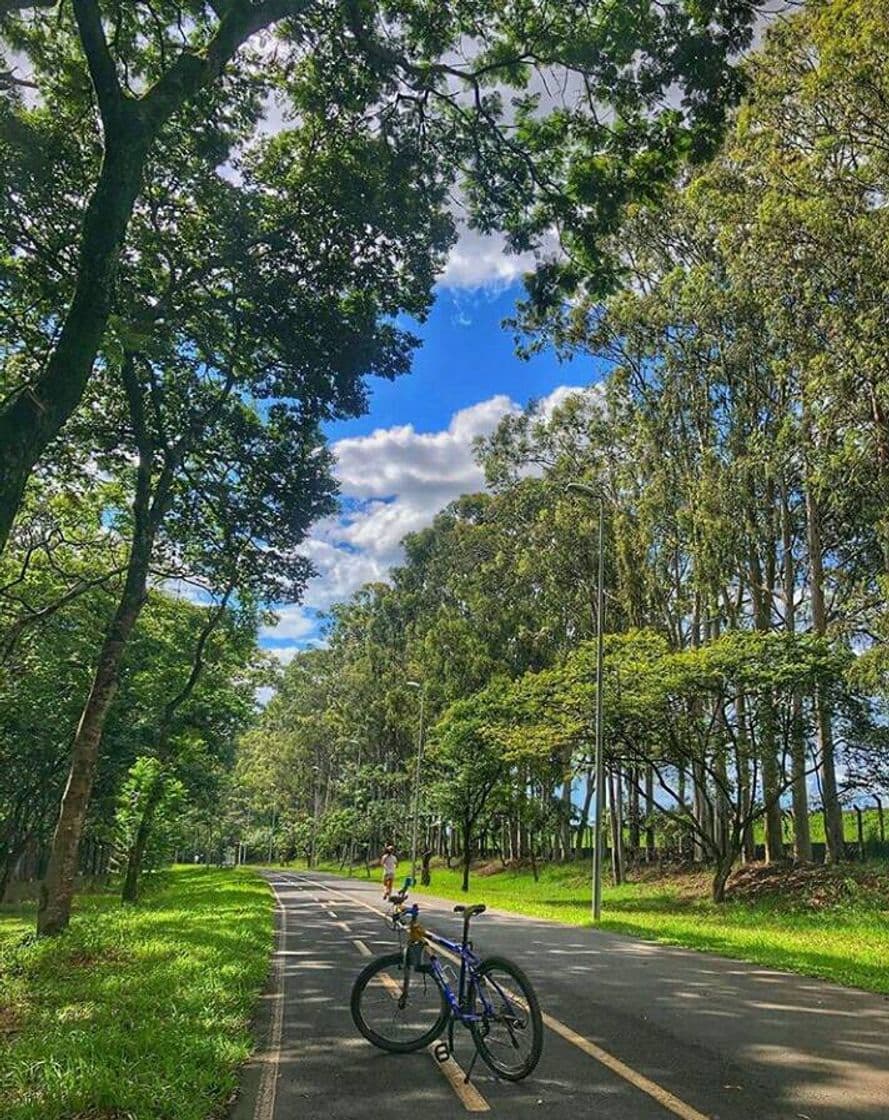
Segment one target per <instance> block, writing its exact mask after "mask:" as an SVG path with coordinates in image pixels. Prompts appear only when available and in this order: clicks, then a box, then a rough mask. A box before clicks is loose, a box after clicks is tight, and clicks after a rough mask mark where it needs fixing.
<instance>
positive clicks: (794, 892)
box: [728, 863, 889, 910]
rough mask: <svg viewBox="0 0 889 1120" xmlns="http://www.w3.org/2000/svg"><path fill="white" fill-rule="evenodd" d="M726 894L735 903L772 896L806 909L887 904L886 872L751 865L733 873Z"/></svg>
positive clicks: (848, 867)
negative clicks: (727, 893)
mask: <svg viewBox="0 0 889 1120" xmlns="http://www.w3.org/2000/svg"><path fill="white" fill-rule="evenodd" d="M728 892H729V897H730V898H731V899H732V900H736V901H739V902H763V901H770V900H772V899H780V901H782V902H784V903H786V904H788V905H789V906H797V907H804V908H805V909H807V910H829V909H831V908H833V907H840V906H849V905H853V904H854V905H856V906H861V905H871V906H875V907H878V908H886V907H889V874H887V872H886V871H881V870H880V869H878V868H874V867H869V866H867V865H865V866H863V867H860V866H856V865H855V864H851V863H850V864H843V865H842V866H840V867H824V866H823V865H821V864H803V865H800V866H798V867H793V866H787V865H784V866H782V865H780V864H779V865H772V866H766V865H763V864H751V865H750V866H749V867H742V868H740V869H739V870H738V871H736V872H735V873H734V875H733V876H732V878H731V879H730V880H729V884H728Z"/></svg>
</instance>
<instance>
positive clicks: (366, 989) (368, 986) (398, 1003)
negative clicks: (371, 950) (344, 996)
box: [351, 953, 449, 1054]
mask: <svg viewBox="0 0 889 1120" xmlns="http://www.w3.org/2000/svg"><path fill="white" fill-rule="evenodd" d="M406 978H407V980H408V984H407V991H406V992H405V979H406ZM351 1006H352V1019H353V1020H354V1022H355V1026H356V1027H357V1028H358V1029H359V1031H361V1033H362V1034H363V1035H364V1037H365V1038H366V1039H367V1040H368V1042H372V1043H373V1044H374V1046H379V1047H380V1049H381V1050H389V1051H390V1052H391V1053H394V1054H410V1053H411V1052H412V1051H414V1050H422V1049H423V1047H424V1046H428V1045H429V1043H430V1042H434V1041H435V1040H436V1039H437V1038H438V1037H439V1035H440V1034H441V1032H442V1031H443V1030H444V1027H445V1023H447V1020H448V1012H449V1008H448V1004H447V1001H446V1000H445V995H444V992H443V991H442V990H441V988H440V987H439V986H438V984H437V983H436V980H435V977H434V976H432V975H431V974H430V973H428V972H418V971H417V969H415V968H412V967H411V966H410V965H408V966H407V976H406V975H405V965H404V954H402V953H389V954H387V955H386V956H385V957H379V958H378V959H377V960H375V961H371V962H370V964H368V965H367V967H366V968H365V969H364V970H363V971H362V972H360V973H359V974H358V977H357V979H356V980H355V984H354V986H353V988H352V1001H351Z"/></svg>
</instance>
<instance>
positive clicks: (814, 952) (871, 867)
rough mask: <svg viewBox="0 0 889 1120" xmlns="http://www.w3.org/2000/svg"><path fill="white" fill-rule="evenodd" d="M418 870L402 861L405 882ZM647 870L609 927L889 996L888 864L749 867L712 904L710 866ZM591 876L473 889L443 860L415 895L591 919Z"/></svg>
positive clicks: (616, 890) (479, 878) (617, 892)
mask: <svg viewBox="0 0 889 1120" xmlns="http://www.w3.org/2000/svg"><path fill="white" fill-rule="evenodd" d="M324 870H328V871H338V870H339V869H338V868H337V867H336V866H335V865H329V864H328V865H325V866H324ZM408 870H409V868H408V867H407V865H406V864H405V863H403V862H402V864H401V865H400V866H399V869H398V876H399V877H398V878H397V879H396V883H398V882H400V876H401V875H402V873H403V872H405V873H406V872H407V871H408ZM356 874H357V875H361V874H362V871H361V870H356ZM637 874H638V875H639V881H637V882H633V883H626V884H624V885H623V886H620V887H612V886H610V885H607V882H606V885H605V887H604V889H603V900H602V923H601V928H603V929H607V930H612V931H614V932H616V933H628V934H632V935H633V936H635V937H641V938H644V939H646V940H651V941H661V942H665V943H668V944H671V945H684V946H688V947H689V948H692V949H703V950H707V951H708V952H712V953H719V954H721V955H723V956H728V957H735V958H738V959H740V960H747V961H753V962H754V963H756V964H763V965H767V966H769V967H774V968H781V969H788V970H790V971H793V972H801V973H805V974H806V975H809V976H820V977H822V978H824V979H826V980H835V981H836V982H837V983H840V984H847V985H851V986H853V987H858V988H865V989H868V990H869V991H873V992H887V993H889V865H887V864H885V863H881V864H877V863H871V864H865V865H854V864H849V865H847V866H846V867H844V868H842V869H839V870H836V871H834V870H832V869H824V868H812V869H811V871H807V872H803V871H799V872H795V871H788V872H786V873H784V874H782V875H779V876H778V877H776V878H774V879H772V878H770V877H768V876H763V875H762V874H759V873H756V874H754V876H753V879H752V880H747V881H745V878H744V876H745V875H746V872H741V878H740V880H739V883H738V887H737V891H736V897H735V898H734V899H733V900H731V901H728V902H726V903H724V904H723V905H722V906H717V905H715V904H714V903H712V902H710V900H709V897H708V892H709V875H708V874H707V873H706V872H699V871H688V872H674V873H672V874H666V875H665V874H663V873H660V872H646V871H645V870H641V871H640V872H637ZM590 876H591V868H590V861H589V860H585V861H583V862H578V863H572V864H567V865H548V866H543V867H541V869H540V880H539V882H537V883H535V882H534V879H533V876H532V874H531V872H530V870H526V869H522V870H516V871H512V870H506V871H497V872H496V873H494V874H479V873H473V875H472V877H471V879H470V884H469V894H468V895H464V894H462V892H461V890H460V882H461V874H460V872H459V871H458V870H457V869H456V868H455V869H453V870H450V871H449V870H448V869H447V868H446V867H435V866H433V870H432V885H431V886H430V887H428V888H425V887H416V888H415V892H421V893H430V894H436V895H440V896H442V897H444V898H453V899H457V900H461V901H462V900H464V899H467V898H468V899H469V900H471V901H473V902H486V903H488V904H489V905H490V906H495V907H499V908H500V909H501V910H511V911H514V912H516V913H520V914H528V915H530V916H532V917H539V918H550V919H554V920H556V921H560V922H568V923H570V924H573V925H590V924H591V918H590V896H591V890H590Z"/></svg>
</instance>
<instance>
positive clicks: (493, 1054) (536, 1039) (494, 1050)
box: [469, 957, 543, 1081]
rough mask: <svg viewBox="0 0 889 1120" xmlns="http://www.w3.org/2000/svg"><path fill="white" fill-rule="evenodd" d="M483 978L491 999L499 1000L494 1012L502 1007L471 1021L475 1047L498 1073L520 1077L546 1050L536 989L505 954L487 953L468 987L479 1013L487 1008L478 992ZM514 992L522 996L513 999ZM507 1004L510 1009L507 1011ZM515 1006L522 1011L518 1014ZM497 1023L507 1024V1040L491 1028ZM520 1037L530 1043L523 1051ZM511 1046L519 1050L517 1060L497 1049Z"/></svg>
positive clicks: (476, 1011) (476, 1010) (534, 1064)
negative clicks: (505, 983)
mask: <svg viewBox="0 0 889 1120" xmlns="http://www.w3.org/2000/svg"><path fill="white" fill-rule="evenodd" d="M497 974H500V976H501V979H499V980H498V976H497ZM507 978H508V982H509V984H510V990H509V993H508V994H507V992H506V990H505V989H504V987H503V983H504V982H507ZM480 982H481V984H484V985H485V986H486V993H487V995H488V999H489V1001H490V1002H492V1003H493V1002H494V1001H495V1000H496V1002H497V1003H499V1004H500V1007H499V1008H497V1007H495V1008H494V1010H495V1012H496V1011H499V1015H497V1014H495V1016H494V1017H493V1018H491V1017H485V1018H483V1019H482V1020H481V1021H480V1022H474V1023H472V1024H471V1026H470V1030H471V1032H472V1039H473V1042H474V1043H475V1048H476V1050H477V1051H478V1053H479V1056H480V1057H481V1059H482V1061H483V1062H484V1063H485V1065H486V1066H488V1068H489V1069H491V1070H493V1072H494V1073H496V1074H497V1076H498V1077H502V1078H504V1079H505V1080H507V1081H521V1080H522V1079H523V1078H525V1077H527V1076H528V1074H529V1073H531V1072H532V1071H533V1070H534V1067H535V1066H536V1065H537V1063H538V1062H539V1061H540V1055H541V1053H542V1052H543V1016H542V1015H541V1012H540V1001H539V1000H538V999H537V993H536V992H535V991H534V987H533V985H532V984H531V981H530V980H529V979H528V977H527V976H526V975H525V973H524V972H523V971H522V970H521V969H520V968H519V966H518V965H517V964H513V963H512V961H509V960H506V958H505V957H487V958H486V959H485V960H483V961H482V963H481V965H480V966H479V968H478V971H477V972H476V973H475V975H474V976H473V978H472V983H471V985H470V990H469V1006H470V1008H472V1010H473V1011H474V1012H475V1013H476V1014H481V1015H484V1014H485V1010H484V1004H483V1002H482V1000H481V996H480V994H479V987H480ZM513 988H518V989H519V992H518V993H515V992H514V991H512V989H513ZM515 995H519V998H518V999H515V1000H513V999H512V998H511V997H513V996H515ZM492 996H493V998H492ZM523 1004H524V1006H522V1005H523ZM504 1005H505V1006H504ZM505 1007H508V1009H509V1010H508V1013H506V1014H504V1009H505ZM516 1008H517V1009H518V1010H519V1012H521V1014H519V1015H516V1013H515V1011H516ZM494 1025H496V1026H503V1027H505V1033H506V1040H507V1041H501V1040H495V1038H494V1035H493V1031H492V1027H493V1026H494ZM525 1032H528V1033H527V1034H526V1033H525ZM517 1039H518V1040H519V1041H524V1042H526V1044H527V1052H526V1053H524V1054H522V1055H519V1054H518V1052H519V1051H520V1047H519V1045H518V1043H517ZM495 1041H496V1042H497V1045H496V1046H495ZM507 1043H508V1045H507ZM510 1047H511V1048H512V1050H514V1051H516V1052H517V1054H516V1060H515V1061H514V1062H512V1063H510V1062H507V1061H505V1060H503V1059H501V1057H500V1056H499V1053H498V1050H505V1051H506V1052H507V1053H509V1052H510V1050H509V1048H510ZM519 1057H520V1060H519Z"/></svg>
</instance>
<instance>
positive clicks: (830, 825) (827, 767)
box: [806, 480, 845, 863]
mask: <svg viewBox="0 0 889 1120" xmlns="http://www.w3.org/2000/svg"><path fill="white" fill-rule="evenodd" d="M806 527H807V537H808V545H809V583H810V586H809V596H810V599H811V604H812V629H813V630H814V632H815V634H817V635H818V637H820V638H823V637H825V635H826V634H827V609H826V606H825V602H824V559H823V544H822V540H821V511H820V509H819V507H818V501H817V499H816V497H815V495H814V493H813V492H812V486H811V484H810V483H809V481H808V480H807V481H806ZM813 700H814V707H815V734H816V739H817V745H818V755H819V760H820V769H821V796H822V799H823V801H824V839H825V847H826V850H827V862H828V863H839V862H840V861H841V860H842V859H843V857H844V854H845V853H844V841H843V810H842V806H841V805H840V799H839V796H838V793H837V776H836V760H835V757H834V741H833V720H832V718H831V713H830V711H829V709H828V707H827V703H826V701H825V698H824V694H823V692H822V690H821V689H820V688H816V689H815V695H814V697H813Z"/></svg>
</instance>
